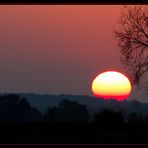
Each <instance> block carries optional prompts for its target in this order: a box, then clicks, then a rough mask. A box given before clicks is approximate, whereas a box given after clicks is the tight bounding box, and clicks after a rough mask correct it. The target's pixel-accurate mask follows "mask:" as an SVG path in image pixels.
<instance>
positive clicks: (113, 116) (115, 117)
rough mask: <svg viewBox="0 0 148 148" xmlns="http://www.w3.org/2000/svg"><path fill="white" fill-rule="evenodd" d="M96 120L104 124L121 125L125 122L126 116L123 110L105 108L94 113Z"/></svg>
mask: <svg viewBox="0 0 148 148" xmlns="http://www.w3.org/2000/svg"><path fill="white" fill-rule="evenodd" d="M94 121H95V122H98V123H100V124H103V125H109V126H114V125H120V124H123V123H124V116H123V115H122V113H121V112H117V111H116V112H115V111H113V110H112V109H110V108H105V109H103V110H102V111H100V112H98V113H96V114H95V115H94Z"/></svg>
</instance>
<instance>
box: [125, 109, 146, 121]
mask: <svg viewBox="0 0 148 148" xmlns="http://www.w3.org/2000/svg"><path fill="white" fill-rule="evenodd" d="M144 120H145V119H144V118H143V117H142V115H140V114H138V113H136V112H131V113H130V114H129V116H128V119H127V122H128V123H143V122H145V121H144Z"/></svg>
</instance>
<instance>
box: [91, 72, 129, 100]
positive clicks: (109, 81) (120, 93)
mask: <svg viewBox="0 0 148 148" xmlns="http://www.w3.org/2000/svg"><path fill="white" fill-rule="evenodd" d="M92 92H93V94H94V96H95V97H97V98H104V99H107V100H108V99H116V100H118V101H123V100H125V99H126V98H127V97H128V96H129V95H130V92H131V83H130V81H129V79H128V78H127V77H126V76H125V75H123V74H122V73H120V72H116V71H107V72H103V73H101V74H99V75H98V76H97V77H96V78H95V79H94V80H93V83H92Z"/></svg>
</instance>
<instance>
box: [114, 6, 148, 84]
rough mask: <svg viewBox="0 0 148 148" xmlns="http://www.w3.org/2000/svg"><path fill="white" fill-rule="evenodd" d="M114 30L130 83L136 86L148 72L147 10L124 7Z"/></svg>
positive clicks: (139, 7) (144, 8)
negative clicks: (117, 26)
mask: <svg viewBox="0 0 148 148" xmlns="http://www.w3.org/2000/svg"><path fill="white" fill-rule="evenodd" d="M118 25H119V28H118V29H115V30H114V35H115V38H116V39H117V40H118V46H119V47H120V52H121V62H122V63H123V64H124V65H125V67H126V68H127V71H128V75H129V77H130V78H131V81H132V82H133V83H135V84H138V82H139V80H140V78H141V77H142V76H143V74H144V73H145V72H147V71H148V9H147V7H144V6H132V7H131V6H124V8H123V9H122V10H121V16H120V18H119V24H118Z"/></svg>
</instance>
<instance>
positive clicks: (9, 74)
mask: <svg viewBox="0 0 148 148" xmlns="http://www.w3.org/2000/svg"><path fill="white" fill-rule="evenodd" d="M121 8H122V5H115V6H114V5H90V6H89V5H65V6H64V5H41V6H40V5H36V6H34V5H30V6H29V5H26V6H25V5H17V6H15V5H7V6H4V5H1V6H0V92H2V93H3V92H33V93H42V94H44V93H48V94H76V95H77V94H79V95H92V92H91V83H92V81H93V79H94V78H95V77H96V75H97V74H99V73H100V72H102V71H104V70H117V71H120V72H123V73H125V70H124V69H123V67H122V65H121V64H120V58H119V56H120V52H119V50H120V49H119V48H118V47H117V41H116V40H115V39H114V35H113V28H114V26H116V25H117V21H118V18H119V16H120V9H121ZM140 93H141V92H139V91H138V92H137V91H135V90H133V91H132V94H131V96H130V97H129V99H137V100H138V99H139V101H142V100H143V101H144V100H145V101H146V99H145V98H146V97H145V96H144V95H141V94H142V93H141V94H140Z"/></svg>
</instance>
